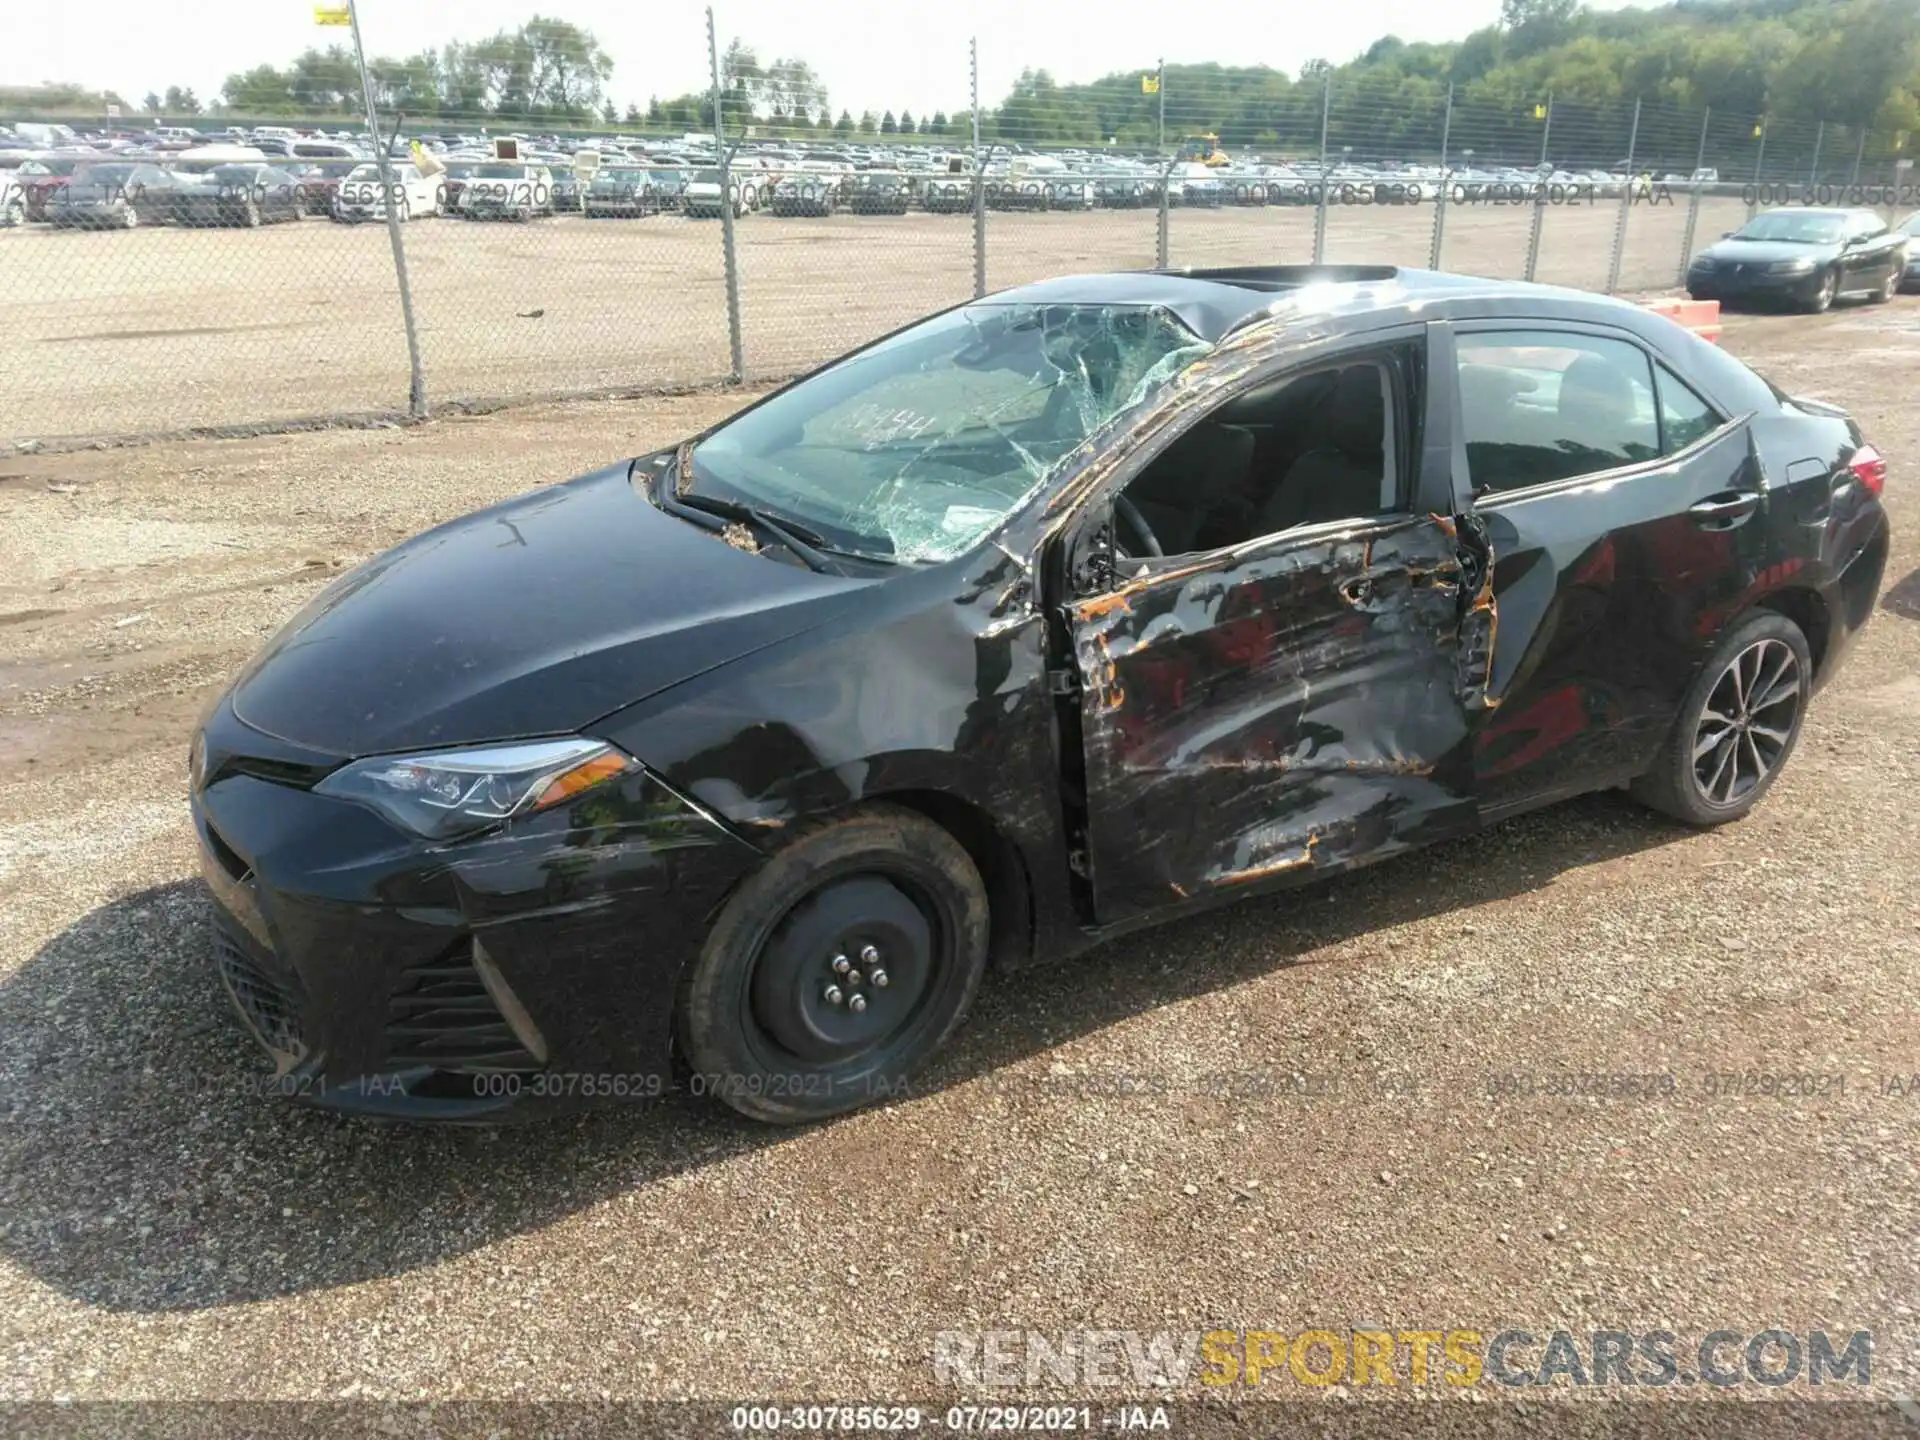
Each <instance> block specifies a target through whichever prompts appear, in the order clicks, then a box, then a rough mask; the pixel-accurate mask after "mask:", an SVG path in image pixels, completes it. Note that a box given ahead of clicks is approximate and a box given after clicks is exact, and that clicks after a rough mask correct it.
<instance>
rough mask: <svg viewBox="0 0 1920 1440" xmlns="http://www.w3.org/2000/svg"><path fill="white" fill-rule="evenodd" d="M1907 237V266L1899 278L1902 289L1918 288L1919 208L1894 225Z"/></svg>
mask: <svg viewBox="0 0 1920 1440" xmlns="http://www.w3.org/2000/svg"><path fill="white" fill-rule="evenodd" d="M1895 228H1896V229H1898V230H1899V231H1900V233H1901V234H1902V235H1904V236H1906V237H1907V268H1906V270H1905V271H1904V272H1903V274H1902V276H1901V280H1900V288H1901V289H1903V290H1920V210H1916V211H1914V212H1913V214H1911V215H1909V216H1907V218H1906V219H1904V220H1902V221H1901V222H1900V224H1899V225H1898V226H1896V227H1895Z"/></svg>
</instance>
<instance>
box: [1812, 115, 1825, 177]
mask: <svg viewBox="0 0 1920 1440" xmlns="http://www.w3.org/2000/svg"><path fill="white" fill-rule="evenodd" d="M1826 138H1827V122H1826V121H1824V120H1822V121H1821V122H1820V123H1819V125H1817V126H1816V127H1815V128H1814V132H1813V169H1812V170H1810V171H1809V172H1808V174H1807V186H1808V188H1809V189H1817V188H1818V187H1819V184H1820V142H1821V141H1822V140H1824V139H1826Z"/></svg>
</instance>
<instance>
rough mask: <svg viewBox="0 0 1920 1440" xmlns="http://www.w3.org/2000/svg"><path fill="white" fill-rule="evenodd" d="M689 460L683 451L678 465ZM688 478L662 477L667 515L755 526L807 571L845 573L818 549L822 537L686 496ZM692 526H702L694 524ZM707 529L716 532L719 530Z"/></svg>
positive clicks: (744, 508) (762, 514)
mask: <svg viewBox="0 0 1920 1440" xmlns="http://www.w3.org/2000/svg"><path fill="white" fill-rule="evenodd" d="M690 459H691V457H690V456H689V454H688V453H687V451H686V450H684V449H683V450H682V451H681V454H680V462H681V464H682V465H683V466H684V465H687V463H688V461H689V460H690ZM689 468H690V467H689ZM690 478H691V476H689V475H686V474H684V473H683V474H682V475H679V476H674V477H671V478H669V477H664V476H663V477H662V481H661V484H660V488H659V493H660V501H661V504H662V505H663V506H664V507H665V508H666V510H667V512H668V513H669V514H672V515H678V516H679V517H680V518H681V519H683V520H686V519H691V518H692V516H691V515H689V514H687V513H686V512H688V511H691V512H693V514H695V515H710V516H712V517H713V518H714V519H716V520H733V521H737V522H739V523H740V524H743V525H757V526H759V527H760V528H761V529H762V530H764V531H766V532H767V533H768V534H769V535H771V536H773V538H774V539H776V540H778V541H779V542H780V543H781V544H782V545H784V546H786V547H787V549H789V550H791V551H792V552H793V553H794V554H795V555H797V556H799V558H800V560H801V561H802V562H803V563H804V564H805V565H806V567H807V568H808V569H809V570H816V571H818V572H819V573H820V574H822V575H845V574H846V573H847V572H846V571H845V570H844V569H842V568H841V567H840V566H838V565H836V564H835V563H834V562H833V561H831V560H829V559H828V558H827V557H826V556H825V555H824V554H822V553H821V552H820V550H819V549H818V548H817V547H819V546H821V545H824V544H825V543H826V539H825V537H823V536H821V535H820V534H818V533H817V532H815V531H813V530H809V529H808V528H807V527H806V526H804V525H802V524H800V522H799V521H797V520H789V519H787V518H786V517H785V516H782V515H774V514H771V513H770V512H768V511H766V510H762V509H761V508H760V507H759V506H757V505H744V504H742V503H740V502H739V501H737V500H722V499H721V498H720V497H718V496H717V495H700V494H695V493H689V492H688V491H686V490H683V489H682V488H681V481H682V480H683V479H690ZM694 523H695V524H700V523H702V522H701V521H699V520H695V521H694ZM710 528H714V529H718V528H719V527H718V526H714V527H710Z"/></svg>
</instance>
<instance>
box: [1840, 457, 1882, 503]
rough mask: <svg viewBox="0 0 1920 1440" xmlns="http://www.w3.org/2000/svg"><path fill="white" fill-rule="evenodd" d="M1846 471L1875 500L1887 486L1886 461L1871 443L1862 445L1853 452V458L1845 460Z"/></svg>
mask: <svg viewBox="0 0 1920 1440" xmlns="http://www.w3.org/2000/svg"><path fill="white" fill-rule="evenodd" d="M1847 472H1848V473H1849V474H1850V475H1852V476H1853V478H1854V479H1855V480H1858V481H1859V482H1860V488H1861V489H1862V490H1864V491H1866V492H1867V493H1868V494H1869V495H1871V496H1873V497H1874V498H1875V499H1876V500H1877V499H1879V498H1880V494H1881V492H1882V491H1884V490H1885V489H1886V488H1887V462H1886V461H1885V460H1884V459H1882V458H1881V456H1880V452H1879V451H1878V450H1876V449H1874V448H1873V446H1871V445H1862V446H1861V447H1860V448H1859V449H1858V450H1856V451H1854V452H1853V459H1851V460H1849V461H1848V462H1847Z"/></svg>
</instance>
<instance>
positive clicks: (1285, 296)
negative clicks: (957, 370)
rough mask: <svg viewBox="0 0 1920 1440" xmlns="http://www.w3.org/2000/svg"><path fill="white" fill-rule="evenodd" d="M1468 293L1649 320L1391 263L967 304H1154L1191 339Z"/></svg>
mask: <svg viewBox="0 0 1920 1440" xmlns="http://www.w3.org/2000/svg"><path fill="white" fill-rule="evenodd" d="M1475 300H1485V301H1489V302H1494V303H1490V304H1488V305H1487V306H1486V307H1485V311H1484V312H1483V313H1488V314H1494V315H1499V314H1508V315H1512V316H1513V317H1515V318H1517V319H1526V318H1535V319H1542V320H1545V319H1562V320H1582V319H1585V320H1594V321H1599V322H1601V323H1606V324H1613V325H1619V326H1622V327H1623V328H1627V329H1632V330H1638V331H1644V330H1646V329H1647V325H1648V322H1649V321H1650V320H1651V319H1654V318H1657V317H1652V316H1650V314H1649V312H1648V311H1646V310H1643V309H1642V308H1641V307H1639V306H1637V305H1634V304H1632V303H1630V302H1628V301H1625V300H1615V299H1611V298H1609V297H1607V296H1603V295H1594V294H1592V293H1590V292H1587V291H1583V290H1567V289H1563V288H1561V287H1559V286H1557V285H1535V284H1529V283H1527V282H1525V281H1518V280H1489V279H1483V278H1481V277H1479V276H1473V275H1455V274H1449V273H1446V272H1444V271H1438V270H1415V269H1411V268H1405V267H1399V266H1393V265H1266V266H1238V267H1230V268H1225V269H1198V270H1147V271H1126V272H1118V273H1110V274H1104V275H1068V276H1063V277H1061V278H1059V279H1055V280H1041V281H1037V282H1035V283H1034V284H1031V285H1021V286H1018V287H1016V288H1015V289H1012V290H1002V291H999V292H998V293H996V294H993V295H989V296H987V297H986V298H985V299H983V300H980V301H976V302H975V303H976V304H981V305H1146V306H1158V307H1159V308H1162V309H1165V310H1168V311H1171V312H1172V313H1173V314H1174V315H1177V316H1178V317H1179V318H1180V320H1181V321H1182V322H1183V323H1185V324H1186V326H1187V327H1188V328H1189V329H1190V330H1192V331H1193V332H1194V333H1195V334H1196V335H1198V336H1200V337H1201V339H1203V340H1206V341H1209V342H1215V341H1219V340H1221V339H1223V338H1225V337H1226V336H1227V335H1229V334H1231V333H1232V332H1234V331H1236V330H1242V329H1245V328H1247V327H1249V326H1251V325H1255V324H1259V323H1262V322H1264V321H1267V320H1274V321H1276V322H1278V321H1281V320H1283V319H1292V320H1305V319H1308V318H1313V319H1332V318H1337V317H1340V316H1350V315H1359V314H1375V315H1383V316H1390V315H1392V314H1394V313H1403V314H1405V316H1406V317H1407V318H1414V313H1415V312H1427V311H1429V310H1430V307H1431V306H1433V305H1435V304H1437V303H1439V302H1442V301H1475ZM1501 302H1504V303H1501ZM1473 308H1474V309H1475V310H1479V309H1480V307H1479V306H1474V307H1473ZM1435 318H1438V317H1435Z"/></svg>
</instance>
